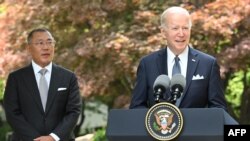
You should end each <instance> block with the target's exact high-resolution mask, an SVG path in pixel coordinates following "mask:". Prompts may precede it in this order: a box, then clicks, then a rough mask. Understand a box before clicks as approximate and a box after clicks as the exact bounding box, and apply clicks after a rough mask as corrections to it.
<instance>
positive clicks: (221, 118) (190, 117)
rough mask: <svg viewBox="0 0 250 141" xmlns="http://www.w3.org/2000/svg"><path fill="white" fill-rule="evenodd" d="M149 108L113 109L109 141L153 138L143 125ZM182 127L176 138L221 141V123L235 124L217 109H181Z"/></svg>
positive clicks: (146, 140)
mask: <svg viewBox="0 0 250 141" xmlns="http://www.w3.org/2000/svg"><path fill="white" fill-rule="evenodd" d="M147 111H148V109H112V110H110V112H109V116H108V124H107V129H106V135H107V138H108V140H109V141H156V139H154V138H153V137H151V136H150V134H149V133H148V131H147V129H146V127H145V117H146V114H147ZM180 111H181V112H182V115H183V122H184V124H183V129H182V131H181V133H180V135H179V136H178V137H177V138H176V139H175V141H223V138H224V125H236V124H238V123H237V121H235V120H234V119H233V118H232V117H231V116H230V115H229V114H228V113H227V112H225V111H224V110H223V109H220V108H186V109H185V108H184V109H180Z"/></svg>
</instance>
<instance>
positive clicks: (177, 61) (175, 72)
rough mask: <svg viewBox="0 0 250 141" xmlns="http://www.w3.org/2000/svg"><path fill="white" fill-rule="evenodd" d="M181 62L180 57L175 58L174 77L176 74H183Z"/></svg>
mask: <svg viewBox="0 0 250 141" xmlns="http://www.w3.org/2000/svg"><path fill="white" fill-rule="evenodd" d="M179 61H180V59H179V57H178V56H175V58H174V66H173V70H172V76H174V75H175V74H181V67H180V63H179Z"/></svg>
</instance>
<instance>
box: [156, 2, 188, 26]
mask: <svg viewBox="0 0 250 141" xmlns="http://www.w3.org/2000/svg"><path fill="white" fill-rule="evenodd" d="M177 12H181V13H183V14H186V15H188V16H190V14H189V12H188V11H187V10H186V9H184V8H182V7H178V6H173V7H170V8H168V9H166V10H165V11H164V12H163V13H162V14H161V27H167V25H166V24H167V23H165V22H166V18H167V15H168V14H170V13H177ZM189 25H190V28H191V26H192V21H191V19H190V20H189Z"/></svg>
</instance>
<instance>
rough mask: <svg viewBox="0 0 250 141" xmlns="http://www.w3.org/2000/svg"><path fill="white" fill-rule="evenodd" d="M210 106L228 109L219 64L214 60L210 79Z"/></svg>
mask: <svg viewBox="0 0 250 141" xmlns="http://www.w3.org/2000/svg"><path fill="white" fill-rule="evenodd" d="M208 90H209V95H208V107H217V108H223V109H224V110H226V111H227V105H226V100H225V96H224V91H223V87H222V81H221V77H220V71H219V65H218V64H217V61H216V60H214V62H213V65H212V71H211V75H210V81H209V89H208Z"/></svg>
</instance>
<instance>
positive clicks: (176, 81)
mask: <svg viewBox="0 0 250 141" xmlns="http://www.w3.org/2000/svg"><path fill="white" fill-rule="evenodd" d="M185 87H186V80H185V77H184V76H183V75H181V74H176V75H174V76H173V77H172V79H171V81H170V92H171V97H170V100H169V101H170V103H172V104H175V103H176V100H177V99H178V98H180V96H181V94H182V93H183V90H184V88H185Z"/></svg>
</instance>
